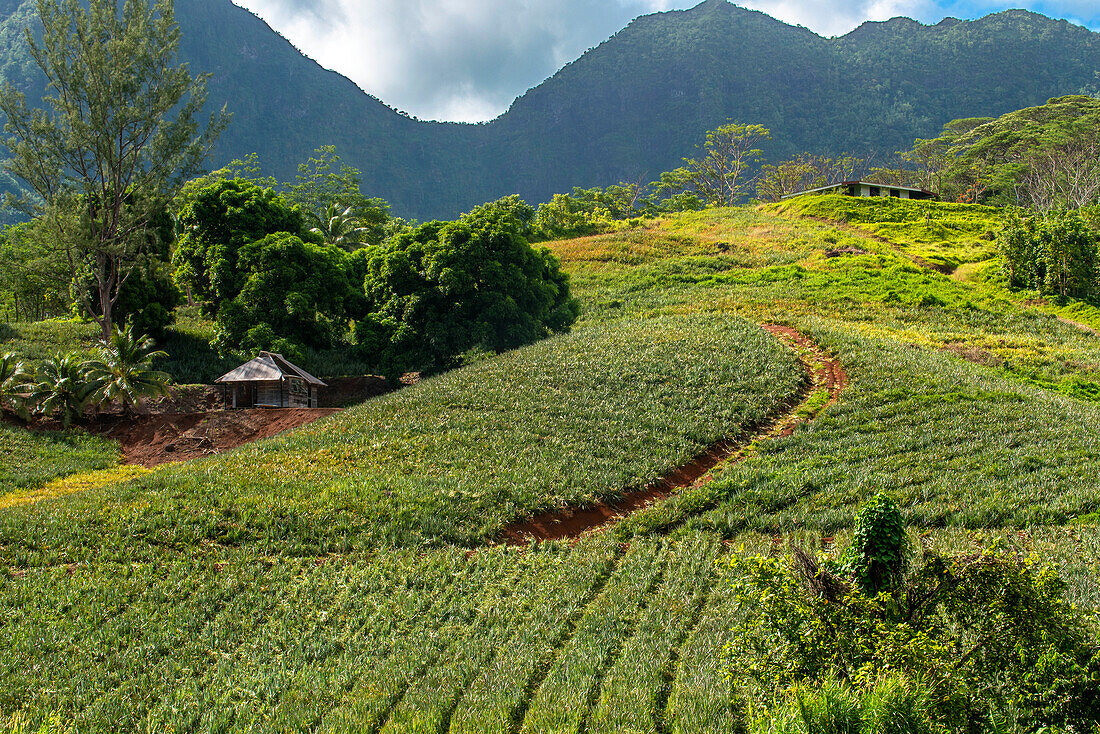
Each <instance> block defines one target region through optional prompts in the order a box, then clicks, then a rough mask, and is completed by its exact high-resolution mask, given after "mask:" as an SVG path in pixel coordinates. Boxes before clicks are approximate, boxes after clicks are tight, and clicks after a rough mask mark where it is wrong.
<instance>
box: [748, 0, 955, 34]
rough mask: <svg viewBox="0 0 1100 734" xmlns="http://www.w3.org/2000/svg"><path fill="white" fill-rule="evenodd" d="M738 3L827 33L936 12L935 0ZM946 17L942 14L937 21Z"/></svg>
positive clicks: (927, 16)
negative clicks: (874, 22) (868, 23)
mask: <svg viewBox="0 0 1100 734" xmlns="http://www.w3.org/2000/svg"><path fill="white" fill-rule="evenodd" d="M738 4H739V5H742V6H744V7H746V8H752V9H753V10H761V11H763V12H765V13H767V14H768V15H770V16H772V17H773V18H778V19H779V20H782V21H784V22H786V23H790V24H792V25H801V26H805V27H806V28H809V29H810V30H812V31H814V32H815V33H819V34H821V35H823V36H840V35H843V34H845V33H847V32H848V31H850V30H852V29H853V28H855V27H857V26H858V25H859V24H861V23H863V22H864V21H868V20H889V19H890V18H896V17H898V16H904V17H907V18H913V19H914V20H921V21H927V20H930V19H931V18H932V17H933V16H935V15H936V5H935V3H933V2H932V0H743V1H742V2H739V3H738ZM942 18H943V14H942V13H940V15H939V17H938V18H936V20H940V19H942Z"/></svg>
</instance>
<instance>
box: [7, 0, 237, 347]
mask: <svg viewBox="0 0 1100 734" xmlns="http://www.w3.org/2000/svg"><path fill="white" fill-rule="evenodd" d="M38 12H39V16H40V17H41V20H42V38H41V40H40V41H39V40H36V39H35V38H34V36H33V35H32V34H31V33H30V31H28V32H27V41H28V43H29V44H30V49H31V54H32V56H33V58H34V60H35V62H36V63H37V65H38V66H39V68H41V70H42V72H43V73H44V74H45V76H46V79H47V82H48V92H47V96H46V97H45V99H44V102H45V104H44V106H43V107H34V106H29V105H28V104H27V101H26V98H25V95H23V94H22V93H21V92H19V91H18V90H16V89H15V88H14V87H12V86H11V85H10V84H8V85H5V87H4V88H3V90H2V91H0V111H2V112H3V113H4V114H5V115H6V116H7V126H6V128H5V130H6V133H7V135H6V136H5V138H4V140H3V143H4V145H5V146H6V147H7V148H8V150H9V151H10V152H11V158H10V159H9V160H8V161H7V162H6V169H7V170H8V171H9V172H10V173H12V174H14V175H15V176H16V177H18V178H20V179H22V180H23V181H24V182H25V183H26V184H27V186H28V187H29V189H30V191H31V192H33V196H32V197H29V198H27V199H24V200H23V201H22V202H21V203H22V205H23V207H24V209H25V210H27V211H28V213H31V214H34V215H38V216H43V217H44V219H45V220H46V221H47V222H49V223H50V225H51V227H52V228H53V230H54V233H55V235H56V237H57V242H58V243H59V246H60V247H62V248H64V251H65V255H66V258H67V261H68V263H69V266H70V269H71V271H72V273H73V276H74V277H75V276H76V274H77V273H78V272H90V273H91V275H92V277H93V279H94V281H95V285H96V287H95V288H94V289H92V290H91V291H89V292H88V293H87V294H82V295H81V296H80V297H81V298H83V299H85V300H86V301H87V303H85V305H86V306H87V308H86V309H85V310H86V311H87V312H88V313H90V314H93V316H94V318H95V319H96V321H98V322H99V324H100V326H101V327H102V333H103V338H104V339H108V338H110V336H111V333H112V327H113V325H114V320H115V319H114V306H115V304H116V302H117V301H118V298H119V293H120V292H121V290H122V287H123V285H125V283H126V281H127V279H128V278H129V277H130V274H131V273H132V272H133V268H134V263H135V256H136V254H137V253H138V251H139V250H140V248H141V247H142V245H143V244H144V243H145V242H146V241H147V238H148V233H149V230H150V229H152V227H153V220H154V218H155V217H156V215H157V213H158V212H159V211H160V210H161V209H162V208H163V207H164V205H165V204H166V202H167V201H168V200H169V199H170V198H171V197H172V196H173V195H174V194H175V192H176V191H178V189H179V188H180V186H182V184H183V183H184V182H185V181H186V180H187V179H189V178H191V177H192V176H194V175H196V174H197V173H199V172H201V170H202V168H203V165H204V162H205V160H206V157H207V155H208V153H209V152H210V149H211V147H212V145H213V143H214V141H215V139H216V138H217V137H218V135H219V134H220V133H221V131H222V130H223V129H224V128H225V125H226V124H227V122H228V114H227V113H226V112H225V110H224V109H223V110H222V111H220V112H217V113H214V114H211V115H210V117H209V119H208V120H206V121H205V123H204V124H200V115H201V114H202V108H203V107H204V105H205V103H206V92H205V88H206V78H207V77H206V76H205V75H200V76H198V77H194V76H192V75H191V73H190V70H189V69H188V67H187V65H186V64H179V63H177V61H176V54H177V51H178V49H179V41H180V30H179V26H178V25H177V23H176V21H175V17H174V14H173V9H172V2H171V0H157V2H155V3H153V2H150V0H121V2H120V0H38ZM92 299H97V300H98V303H94V302H93V301H92Z"/></svg>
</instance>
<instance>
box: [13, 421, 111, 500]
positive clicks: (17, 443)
mask: <svg viewBox="0 0 1100 734" xmlns="http://www.w3.org/2000/svg"><path fill="white" fill-rule="evenodd" d="M118 461H119V453H118V444H116V443H114V442H113V441H109V440H107V439H103V438H99V437H96V436H89V435H88V434H85V433H80V432H77V431H70V432H67V433H62V432H52V431H51V432H45V433H31V432H29V431H26V430H23V429H21V428H16V427H14V426H8V425H3V424H0V498H2V497H3V496H4V495H6V494H10V493H12V492H17V491H21V490H28V489H35V488H38V487H40V486H42V485H43V484H45V483H46V482H48V481H50V480H51V479H59V478H61V477H66V476H69V475H71V474H78V473H82V472H88V471H94V470H97V469H108V468H110V467H112V466H115V465H117V464H118Z"/></svg>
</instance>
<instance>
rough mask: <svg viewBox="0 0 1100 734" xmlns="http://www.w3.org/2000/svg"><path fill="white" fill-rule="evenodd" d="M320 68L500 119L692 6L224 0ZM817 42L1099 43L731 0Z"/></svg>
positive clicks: (892, 2)
mask: <svg viewBox="0 0 1100 734" xmlns="http://www.w3.org/2000/svg"><path fill="white" fill-rule="evenodd" d="M233 1H234V2H236V3H237V4H238V5H241V6H243V7H246V8H248V9H249V10H251V11H252V12H254V13H256V14H257V15H259V16H260V17H261V18H263V19H264V20H266V21H267V22H268V23H269V24H270V25H271V26H272V27H273V28H275V29H276V30H278V31H279V32H281V33H282V34H283V35H284V36H286V37H287V38H289V39H290V40H291V41H292V42H293V43H294V44H295V45H296V46H298V48H300V49H302V50H303V51H304V52H305V53H306V54H308V55H309V56H311V57H313V58H314V59H316V60H317V61H318V62H320V63H321V64H322V65H323V66H325V67H327V68H330V69H335V70H336V71H338V72H340V73H341V74H344V75H345V76H347V77H349V78H351V79H353V80H354V81H355V82H356V83H357V84H359V86H360V87H362V88H363V89H365V90H366V91H367V92H370V93H371V94H373V95H375V96H376V97H378V98H380V99H382V100H383V101H384V102H386V103H387V104H389V105H391V106H393V107H395V108H397V109H400V110H404V111H406V112H408V113H409V114H411V115H415V116H417V117H420V118H422V119H426V120H455V121H463V122H476V121H479V120H489V119H492V118H494V117H496V116H498V115H500V114H501V113H502V112H504V111H505V110H506V109H507V108H508V105H509V104H511V102H512V100H514V99H515V98H516V97H517V96H519V95H521V94H523V93H524V92H525V91H526V90H527V89H529V88H531V87H533V86H536V85H538V84H539V83H540V82H542V81H543V80H544V79H546V78H547V77H549V76H551V75H553V73H554V72H555V71H557V70H558V69H559V68H561V67H562V66H563V65H564V64H566V63H568V62H569V61H572V60H573V59H575V58H577V57H578V56H580V55H581V54H582V53H584V51H585V50H586V49H588V48H591V47H593V46H596V45H598V44H600V43H602V42H603V41H604V40H606V39H607V38H608V37H609V36H611V35H612V34H614V33H615V32H616V31H618V30H619V29H621V28H622V27H624V26H625V25H626V24H627V23H629V22H630V21H631V20H632V19H634V18H635V17H637V16H639V15H644V14H646V13H652V12H657V11H663V10H674V9H686V8H690V7H692V6H694V5H696V4H697V3H698V2H700V0H233ZM736 4H738V5H741V6H742V7H747V8H753V9H756V10H762V11H764V12H766V13H768V14H770V15H772V16H775V17H776V18H779V19H780V20H783V21H785V22H787V23H792V24H795V25H803V26H806V27H807V28H810V29H811V30H814V31H816V32H817V33H820V34H821V35H823V36H836V35H842V34H844V33H847V32H848V31H850V30H852V29H853V28H855V27H856V26H858V25H859V24H860V23H862V22H864V21H867V20H887V19H889V18H892V17H895V16H899V15H901V16H907V17H910V18H913V19H915V20H919V21H921V22H923V23H938V22H939V21H940V20H942V19H943V18H945V17H947V16H953V17H956V18H963V19H970V18H980V17H982V16H984V15H988V14H989V13H995V12H998V11H1001V10H1007V9H1009V8H1027V9H1028V10H1034V11H1035V12H1039V13H1043V14H1044V15H1048V16H1050V17H1052V18H1065V19H1067V20H1069V21H1071V22H1074V23H1078V24H1080V25H1084V26H1087V27H1089V28H1092V29H1093V30H1097V31H1100V0H1037V1H1029V0H1015V1H1014V2H1013V1H1011V0H1010V1H1009V2H999V1H997V0H739V2H737V3H736Z"/></svg>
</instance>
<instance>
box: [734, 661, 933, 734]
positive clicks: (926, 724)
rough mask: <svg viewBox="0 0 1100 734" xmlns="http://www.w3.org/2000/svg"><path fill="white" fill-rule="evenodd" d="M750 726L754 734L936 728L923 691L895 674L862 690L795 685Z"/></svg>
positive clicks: (870, 733)
mask: <svg viewBox="0 0 1100 734" xmlns="http://www.w3.org/2000/svg"><path fill="white" fill-rule="evenodd" d="M751 728H752V731H753V733H754V734H932V732H934V731H939V730H940V728H939V727H937V726H936V725H935V724H934V723H933V713H932V704H931V696H930V695H929V692H928V690H927V689H926V688H925V687H924V686H921V685H918V684H915V683H913V682H912V681H910V680H909V679H907V678H906V677H905V676H903V675H900V674H896V673H895V674H892V675H888V676H886V677H884V678H881V679H880V680H877V681H874V682H872V683H871V684H869V685H868V686H867V687H866V688H864V689H863V690H860V689H858V688H856V687H854V686H852V685H850V684H847V683H844V682H842V681H838V680H836V679H835V678H827V679H825V680H824V681H822V682H821V683H819V684H802V685H794V686H792V687H791V688H790V689H788V690H787V691H786V692H785V693H784V695H783V697H782V698H781V700H780V704H779V705H778V706H777V707H776V708H775V709H774V710H772V711H770V712H767V713H765V714H764V715H762V716H760V717H758V718H757V719H756V720H755V721H754V722H753V725H752V727H751Z"/></svg>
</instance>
